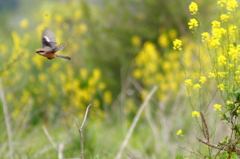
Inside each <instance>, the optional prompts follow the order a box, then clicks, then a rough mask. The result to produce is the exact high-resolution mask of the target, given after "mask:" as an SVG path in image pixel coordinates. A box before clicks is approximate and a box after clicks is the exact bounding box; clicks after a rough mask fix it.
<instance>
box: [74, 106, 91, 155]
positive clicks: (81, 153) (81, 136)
mask: <svg viewBox="0 0 240 159" xmlns="http://www.w3.org/2000/svg"><path fill="white" fill-rule="evenodd" d="M92 105H93V103H91V104H89V105H88V107H87V109H86V112H85V116H84V119H83V122H82V125H81V127H79V125H78V124H77V121H76V120H75V121H74V122H75V124H76V126H77V128H78V130H79V135H80V144H81V152H80V156H81V159H84V147H83V146H84V145H83V135H82V129H83V126H84V124H85V121H86V119H87V115H88V111H89V108H90V107H91V106H92Z"/></svg>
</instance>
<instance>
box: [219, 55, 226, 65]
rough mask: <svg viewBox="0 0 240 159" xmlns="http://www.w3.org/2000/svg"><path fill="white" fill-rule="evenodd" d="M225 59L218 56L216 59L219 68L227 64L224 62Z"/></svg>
mask: <svg viewBox="0 0 240 159" xmlns="http://www.w3.org/2000/svg"><path fill="white" fill-rule="evenodd" d="M226 60H227V58H226V57H225V56H223V55H221V56H219V57H218V64H219V65H220V66H221V65H226V64H227V62H226Z"/></svg>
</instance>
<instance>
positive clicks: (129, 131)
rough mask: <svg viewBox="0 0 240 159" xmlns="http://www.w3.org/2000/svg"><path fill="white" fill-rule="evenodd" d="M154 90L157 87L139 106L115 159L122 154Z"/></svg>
mask: <svg viewBox="0 0 240 159" xmlns="http://www.w3.org/2000/svg"><path fill="white" fill-rule="evenodd" d="M156 90H157V86H154V87H153V89H152V90H151V92H150V93H149V94H148V96H147V98H146V99H145V101H144V102H143V104H142V105H141V106H140V108H139V110H138V112H137V114H136V116H135V118H134V120H133V123H132V125H131V127H130V129H129V130H128V133H127V135H126V137H125V140H124V141H123V143H122V146H121V148H120V150H119V151H118V153H117V156H116V157H115V158H116V159H120V158H121V156H122V152H123V150H124V148H125V147H126V146H127V143H128V140H129V138H130V137H131V135H132V132H133V130H134V128H135V126H136V124H137V122H138V119H139V117H140V115H141V113H142V111H143V109H144V108H145V106H146V105H147V103H148V101H149V100H150V99H151V97H152V96H153V94H154V92H155V91H156Z"/></svg>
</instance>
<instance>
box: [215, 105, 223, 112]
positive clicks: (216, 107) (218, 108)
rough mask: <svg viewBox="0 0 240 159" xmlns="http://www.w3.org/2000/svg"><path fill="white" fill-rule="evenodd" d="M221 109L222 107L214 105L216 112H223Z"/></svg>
mask: <svg viewBox="0 0 240 159" xmlns="http://www.w3.org/2000/svg"><path fill="white" fill-rule="evenodd" d="M221 107H222V106H221V105H219V104H215V105H214V110H219V111H221V110H222V108H221Z"/></svg>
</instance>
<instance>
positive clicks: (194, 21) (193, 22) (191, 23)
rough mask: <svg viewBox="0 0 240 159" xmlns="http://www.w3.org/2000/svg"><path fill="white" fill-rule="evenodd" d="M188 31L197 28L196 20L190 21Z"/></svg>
mask: <svg viewBox="0 0 240 159" xmlns="http://www.w3.org/2000/svg"><path fill="white" fill-rule="evenodd" d="M188 25H189V29H194V28H196V27H198V21H197V20H196V19H190V22H188Z"/></svg>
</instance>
